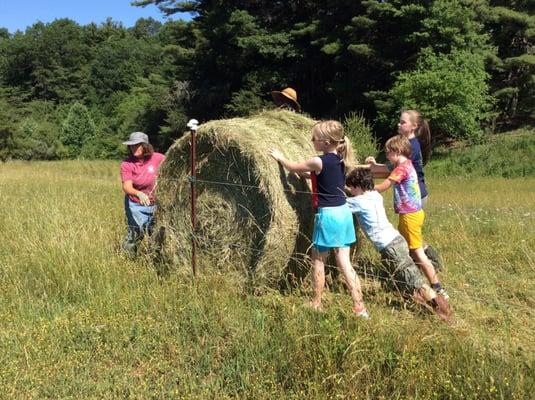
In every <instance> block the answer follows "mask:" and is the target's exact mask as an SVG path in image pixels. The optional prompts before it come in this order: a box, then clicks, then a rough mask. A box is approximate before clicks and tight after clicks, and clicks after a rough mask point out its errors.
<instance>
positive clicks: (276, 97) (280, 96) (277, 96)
mask: <svg viewBox="0 0 535 400" xmlns="http://www.w3.org/2000/svg"><path fill="white" fill-rule="evenodd" d="M271 97H273V101H274V102H275V104H276V105H278V106H281V105H283V104H289V105H290V106H291V107H292V108H294V109H295V110H296V111H301V106H300V105H299V103H298V102H297V92H296V91H295V89H292V88H291V87H287V88H286V89H284V90H283V91H282V92H279V91H277V90H273V91H272V92H271Z"/></svg>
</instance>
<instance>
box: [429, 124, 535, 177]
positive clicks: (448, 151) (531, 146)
mask: <svg viewBox="0 0 535 400" xmlns="http://www.w3.org/2000/svg"><path fill="white" fill-rule="evenodd" d="M534 155H535V129H522V130H517V131H514V132H511V133H507V134H500V135H493V136H490V137H489V139H488V140H487V141H486V142H485V143H484V144H480V145H472V146H468V145H462V146H455V147H449V148H448V147H439V148H437V149H435V150H434V152H433V154H432V156H431V161H430V162H429V165H428V166H427V167H426V172H428V173H429V174H432V175H434V176H454V175H457V176H459V175H460V176H462V175H476V176H501V177H504V178H514V177H524V176H534V175H535V160H534Z"/></svg>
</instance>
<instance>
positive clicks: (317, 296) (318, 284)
mask: <svg viewBox="0 0 535 400" xmlns="http://www.w3.org/2000/svg"><path fill="white" fill-rule="evenodd" d="M328 255H329V253H328V252H324V253H320V252H319V251H318V250H316V249H312V254H311V256H312V286H313V289H314V294H313V297H312V301H311V302H310V305H311V306H312V307H313V308H315V309H320V308H321V298H322V296H323V288H324V287H325V260H326V259H327V256H328Z"/></svg>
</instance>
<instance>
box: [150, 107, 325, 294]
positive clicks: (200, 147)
mask: <svg viewBox="0 0 535 400" xmlns="http://www.w3.org/2000/svg"><path fill="white" fill-rule="evenodd" d="M313 125H314V121H313V120H312V119H309V118H307V117H305V116H302V115H299V114H295V113H292V112H289V111H279V110H276V111H266V112H262V113H260V114H258V115H254V116H251V117H248V118H233V119H226V120H215V121H210V122H207V123H205V124H202V125H200V126H199V129H198V131H197V179H198V182H197V183H196V187H197V221H198V226H197V229H196V231H195V232H194V236H195V238H196V240H197V243H198V253H197V254H198V255H197V260H198V265H199V268H200V269H205V268H217V269H219V270H226V269H234V270H243V271H245V272H247V275H248V276H251V277H254V279H255V281H261V282H263V283H266V284H273V283H276V282H280V281H281V280H282V279H286V278H288V276H297V275H300V274H302V272H303V271H305V265H306V256H305V255H306V253H307V250H308V248H309V246H310V238H311V235H312V224H313V208H312V201H311V193H310V189H309V186H308V183H307V181H306V180H305V179H303V178H300V177H298V176H297V175H295V174H292V173H288V172H287V171H285V170H284V169H283V168H282V166H280V165H279V164H278V163H277V162H276V161H275V160H274V159H273V158H272V157H271V156H270V155H269V150H270V149H271V148H272V147H277V148H279V149H280V150H282V151H283V153H284V154H285V155H286V157H288V158H289V159H291V160H296V161H301V160H305V159H307V158H310V157H311V156H313V155H314V154H315V152H314V148H313V146H312V142H311V140H310V139H311V129H312V126H313ZM189 151H190V136H189V134H186V135H184V137H182V138H181V139H179V140H177V141H176V143H175V144H174V145H173V146H172V147H171V148H170V149H169V151H168V152H167V159H166V161H165V162H164V163H163V164H162V166H161V169H160V174H159V179H158V186H157V196H158V199H159V208H158V213H157V226H156V229H157V231H158V232H163V234H162V235H161V238H162V239H161V246H160V247H161V254H163V256H164V258H165V259H166V260H167V262H171V263H172V264H174V265H176V266H179V267H182V266H184V267H189V265H190V261H191V246H190V240H191V235H192V229H191V222H190V218H191V217H190V215H191V214H190V183H189V181H188V176H189V175H190V164H189Z"/></svg>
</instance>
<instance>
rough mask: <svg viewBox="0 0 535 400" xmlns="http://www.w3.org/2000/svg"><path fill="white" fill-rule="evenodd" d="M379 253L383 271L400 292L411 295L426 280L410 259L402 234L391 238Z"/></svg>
mask: <svg viewBox="0 0 535 400" xmlns="http://www.w3.org/2000/svg"><path fill="white" fill-rule="evenodd" d="M380 253H381V261H382V263H383V266H384V268H385V269H386V271H385V272H386V273H387V274H388V275H389V276H390V279H392V281H393V283H394V285H395V287H396V288H397V289H398V290H399V291H400V292H402V293H404V294H408V295H411V294H412V292H413V291H414V290H415V289H419V288H421V287H422V285H423V284H424V283H425V282H426V280H425V277H424V276H423V274H422V271H420V268H418V266H417V265H416V264H415V263H414V261H413V260H412V258H411V256H410V253H409V246H408V244H407V241H406V240H405V239H404V238H403V237H402V236H398V237H396V238H395V239H394V240H392V242H390V243H389V244H388V246H386V247H385V248H384V249H383V250H381V252H380Z"/></svg>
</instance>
